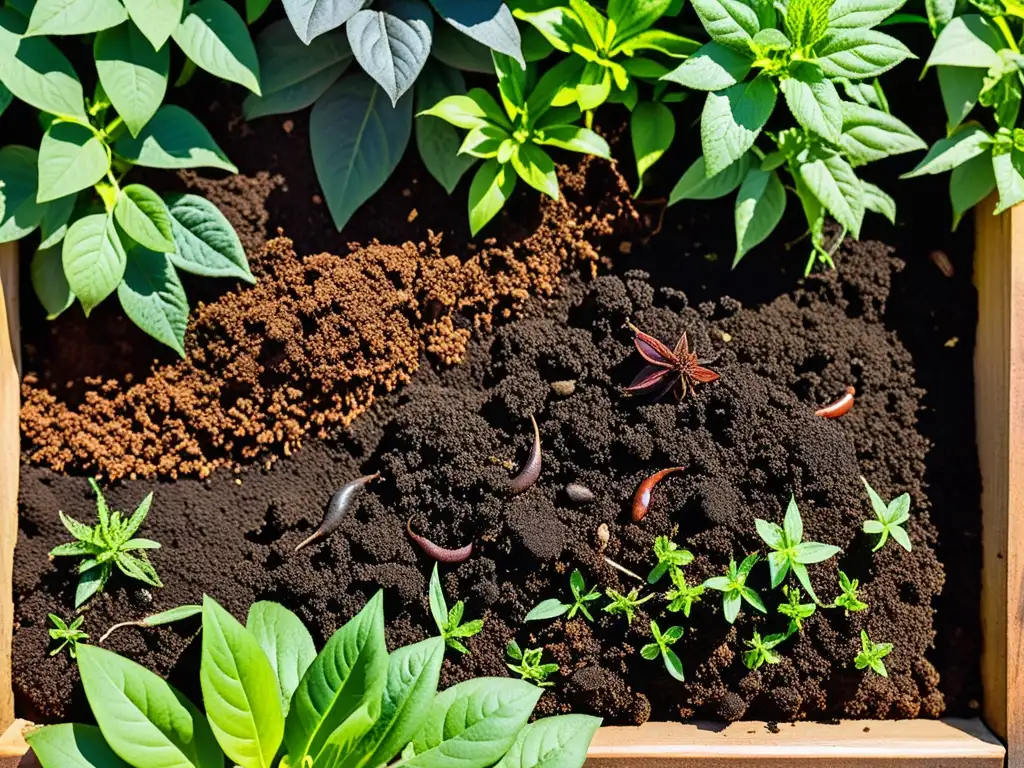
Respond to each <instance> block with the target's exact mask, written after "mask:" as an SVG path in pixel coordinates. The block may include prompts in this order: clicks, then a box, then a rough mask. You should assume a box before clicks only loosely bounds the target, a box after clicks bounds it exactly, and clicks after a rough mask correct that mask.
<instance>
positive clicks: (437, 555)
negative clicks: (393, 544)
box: [405, 517, 473, 563]
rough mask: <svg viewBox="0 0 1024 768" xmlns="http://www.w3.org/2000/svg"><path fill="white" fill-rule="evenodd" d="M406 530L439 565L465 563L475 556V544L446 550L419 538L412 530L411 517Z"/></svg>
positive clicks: (471, 543) (470, 543)
mask: <svg viewBox="0 0 1024 768" xmlns="http://www.w3.org/2000/svg"><path fill="white" fill-rule="evenodd" d="M405 530H406V531H407V532H408V534H409V538H410V539H412V540H413V541H414V542H416V544H417V545H418V546H419V548H420V549H422V550H423V551H424V552H425V553H426V554H427V556H428V557H431V558H433V559H434V560H437V561H438V562H439V563H463V562H465V561H466V560H469V556H470V555H472V554H473V542H469V544H467V545H466V546H464V547H460V548H459V549H445V548H444V547H439V546H438V545H437V544H435V543H434V542H432V541H431V540H430V539H425V538H423V537H422V536H417V535H416V534H415V533H413V530H412V518H411V517H410V518H409V522H407V523H406V524H405Z"/></svg>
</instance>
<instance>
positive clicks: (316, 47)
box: [242, 19, 352, 120]
mask: <svg viewBox="0 0 1024 768" xmlns="http://www.w3.org/2000/svg"><path fill="white" fill-rule="evenodd" d="M256 53H257V55H258V57H259V61H260V71H261V78H260V88H261V90H262V93H263V95H262V96H257V95H256V94H254V93H251V94H249V95H248V96H246V97H245V102H244V103H243V104H242V108H243V112H244V113H245V117H246V119H247V120H253V119H255V118H257V117H264V116H266V115H281V114H288V113H290V112H298V111H299V110H301V109H305V108H306V107H308V106H309V105H310V104H312V103H313V102H315V101H316V100H317V99H319V98H320V97H321V96H322V95H323V94H324V92H325V91H326V90H327V89H328V88H330V87H331V85H332V84H333V83H334V82H335V81H336V80H337V79H338V78H339V77H341V76H342V74H343V73H344V72H345V70H346V69H348V66H349V64H350V63H351V62H352V49H351V48H349V45H348V38H347V37H346V36H345V35H344V33H342V32H329V33H327V34H325V35H321V36H320V37H318V38H316V39H315V40H314V41H313V42H311V43H310V44H309V45H305V44H304V43H303V42H302V41H301V40H299V38H298V37H296V36H295V30H293V29H292V28H291V25H290V24H289V23H288V22H287V21H286V20H284V19H282V20H281V21H275V22H274V23H272V24H270V25H268V26H267V28H266V29H264V30H263V31H262V32H261V33H260V35H259V37H257V38H256Z"/></svg>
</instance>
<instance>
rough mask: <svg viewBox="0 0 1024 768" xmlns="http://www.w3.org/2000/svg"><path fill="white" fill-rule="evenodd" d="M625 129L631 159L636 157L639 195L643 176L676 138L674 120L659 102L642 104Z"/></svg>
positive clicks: (638, 106)
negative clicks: (630, 146) (629, 136)
mask: <svg viewBox="0 0 1024 768" xmlns="http://www.w3.org/2000/svg"><path fill="white" fill-rule="evenodd" d="M629 126H630V135H631V136H632V139H633V156H634V157H635V158H636V175H637V179H638V183H637V188H636V194H638V195H639V194H640V190H641V189H642V188H643V182H644V174H645V173H647V171H648V169H649V168H650V167H651V166H652V165H654V164H655V163H656V162H658V160H660V159H661V156H662V155H664V154H665V152H667V151H668V148H669V147H670V146H671V145H672V139H674V138H675V135H676V119H675V117H673V116H672V110H671V109H669V108H668V107H666V106H665V105H664V104H662V103H661V102H657V101H642V102H640V103H639V104H637V105H636V109H634V110H633V114H632V116H631V117H630V123H629Z"/></svg>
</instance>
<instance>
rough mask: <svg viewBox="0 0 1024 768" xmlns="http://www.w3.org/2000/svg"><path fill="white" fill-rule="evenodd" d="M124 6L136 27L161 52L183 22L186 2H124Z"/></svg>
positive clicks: (176, 0)
mask: <svg viewBox="0 0 1024 768" xmlns="http://www.w3.org/2000/svg"><path fill="white" fill-rule="evenodd" d="M124 4H125V7H126V8H127V9H128V15H129V16H130V17H131V20H132V21H133V22H135V26H137V27H138V28H139V30H140V31H141V32H142V34H143V35H144V36H145V38H146V39H147V40H149V42H150V44H151V45H152V46H153V50H155V51H159V50H160V49H161V48H163V47H164V43H166V42H167V41H168V40H169V39H170V37H171V33H172V32H173V31H174V30H175V29H176V28H177V26H178V24H179V23H180V22H181V12H182V10H183V9H184V6H185V0H124Z"/></svg>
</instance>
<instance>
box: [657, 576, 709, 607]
mask: <svg viewBox="0 0 1024 768" xmlns="http://www.w3.org/2000/svg"><path fill="white" fill-rule="evenodd" d="M669 577H670V578H671V579H672V588H671V589H670V590H669V591H668V592H666V593H665V599H666V600H668V601H669V602H668V605H667V606H666V608H667V610H669V611H670V612H672V613H678V612H679V611H682V612H683V615H684V616H685V617H686V618H690V609H691V608H692V607H693V604H694V603H697V602H700V596H701V595H703V594H704V585H703V584H694V585H693V586H690V585H689V584H687V583H686V576H684V575H683V572H682V571H681V570H679V569H678V568H677V569H675V570H673V571H670V572H669Z"/></svg>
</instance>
